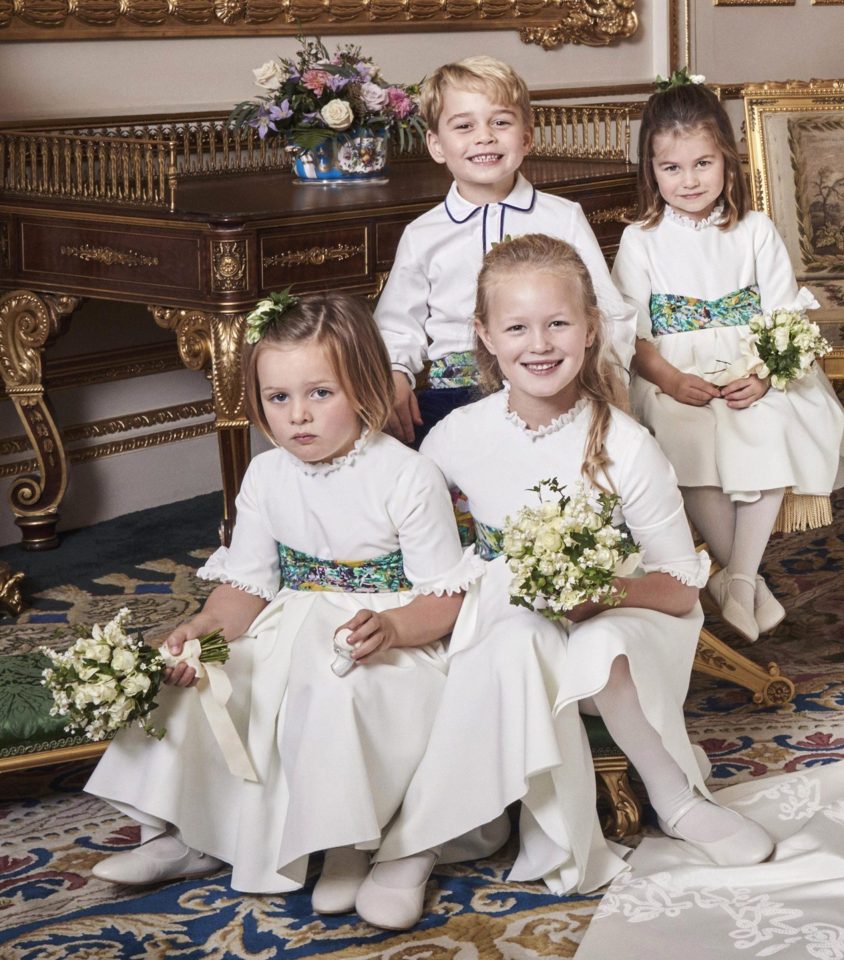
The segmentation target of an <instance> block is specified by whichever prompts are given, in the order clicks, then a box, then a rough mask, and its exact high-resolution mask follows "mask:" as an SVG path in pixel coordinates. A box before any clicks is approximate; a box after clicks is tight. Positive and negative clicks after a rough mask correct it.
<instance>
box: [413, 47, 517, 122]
mask: <svg viewBox="0 0 844 960" xmlns="http://www.w3.org/2000/svg"><path fill="white" fill-rule="evenodd" d="M449 86H450V87H457V88H458V89H462V90H471V91H473V92H478V93H485V94H487V96H488V97H489V98H490V99H491V100H493V101H494V102H495V103H497V104H501V105H502V106H507V107H513V108H515V109H516V110H518V112H519V113H520V114H521V116H522V120H523V121H524V124H525V127H527V128H528V129H530V128H531V127H532V125H533V114H532V113H531V106H530V92H529V91H528V88H527V84H526V83H525V82H524V80H522V78H521V77H520V76H519V75H518V73H516V71H515V70H514V69H513V68H512V67H511V66H510V65H509V64H507V63H504V62H503V61H502V60H496V59H495V57H487V56H484V55H481V56H477V57H466V58H465V59H464V60H458V61H456V62H455V63H446V64H443V66H441V67H438V68H437V69H436V70H435V71H434V72H433V73H432V74H431V75H430V76H428V77H426V78H425V82H424V83H423V84H422V90H421V92H420V95H419V111H420V113H421V114H422V119H423V120H424V121H425V123H426V124H427V125H428V129H429V130H432V131H433V132H434V133H436V132H437V127H438V126H439V122H440V117H441V116H442V111H443V100H444V99H445V90H446V87H449Z"/></svg>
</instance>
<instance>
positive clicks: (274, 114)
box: [249, 100, 293, 140]
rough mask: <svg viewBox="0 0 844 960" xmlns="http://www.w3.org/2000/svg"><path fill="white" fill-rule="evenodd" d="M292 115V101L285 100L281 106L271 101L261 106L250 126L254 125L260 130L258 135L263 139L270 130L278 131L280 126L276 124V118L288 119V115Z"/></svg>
mask: <svg viewBox="0 0 844 960" xmlns="http://www.w3.org/2000/svg"><path fill="white" fill-rule="evenodd" d="M292 116H293V111H292V110H291V109H290V102H289V101H288V100H283V101H282V102H281V105H280V106H276V105H275V104H274V103H271V104H270V105H269V106H267V107H261V109H260V110H259V111H258V115H257V116H256V117H255V119H254V120H251V121H250V122H249V126H250V127H254V128H255V129H256V130H257V131H258V136H259V137H260V138H261V139H262V140H263V139H264V137H265V136H266V135H267V133H268V132H269V131H270V130H272V132H273V133H278V127H277V126H276V125H275V123H276V120H287V118H288V117H292Z"/></svg>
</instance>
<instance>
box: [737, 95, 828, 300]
mask: <svg viewBox="0 0 844 960" xmlns="http://www.w3.org/2000/svg"><path fill="white" fill-rule="evenodd" d="M744 105H745V119H746V124H747V143H748V152H749V161H750V177H751V183H752V188H753V195H754V206H755V207H756V209H758V210H762V211H763V212H765V213H767V214H768V216H769V217H771V219H772V220H773V221H774V223H775V224H776V226H777V229H778V230H779V232H780V234H781V235H782V238H783V240H784V241H785V245H786V248H787V249H788V253H789V256H790V257H791V262H792V264H793V266H794V270H795V273H796V274H797V279H798V282H800V283H801V284H804V285H806V286H808V287H809V288H810V289H811V291H812V292H813V293H814V294H815V296H816V297H817V298H818V300H819V301H820V303H821V306H822V307H825V308H830V309H836V310H837V309H841V308H844V162H842V158H844V80H811V81H806V82H804V81H788V82H786V83H767V84H753V85H749V86H747V87H745V91H744Z"/></svg>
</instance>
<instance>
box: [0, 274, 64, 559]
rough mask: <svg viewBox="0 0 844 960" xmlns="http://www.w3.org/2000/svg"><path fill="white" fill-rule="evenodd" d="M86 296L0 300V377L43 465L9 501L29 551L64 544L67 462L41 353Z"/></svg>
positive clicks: (19, 483)
mask: <svg viewBox="0 0 844 960" xmlns="http://www.w3.org/2000/svg"><path fill="white" fill-rule="evenodd" d="M80 302H81V298H80V297H66V296H61V295H57V294H55V295H54V294H43V295H39V294H37V293H33V292H32V291H31V290H12V291H11V292H9V293H5V294H3V295H2V296H0V375H2V377H3V383H4V384H5V387H6V393H7V394H8V395H9V399H10V400H11V401H12V403H14V405H15V408H16V410H17V412H18V416H19V417H20V419H21V423H22V424H23V427H24V430H25V431H26V434H27V436H28V437H29V442H30V443H31V444H32V449H33V451H34V453H35V457H36V460H37V462H38V474H37V476H26V477H19V478H18V479H17V480H16V481H15V482H14V484H13V485H12V489H11V492H10V494H9V499H10V500H11V504H12V510H13V511H14V513H15V523H16V524H17V525H18V526H19V527H20V528H21V531H22V542H21V546H22V547H23V548H24V549H25V550H48V549H50V548H52V547H55V546H56V545H57V544H58V542H59V541H58V537H57V536H56V524H57V523H58V520H59V511H58V507H59V504H60V503H61V500H62V497H63V496H64V492H65V489H66V487H67V458H66V456H65V451H64V447H63V446H62V439H61V436H60V434H59V431H58V428H57V427H56V422H55V419H54V418H53V414H52V411H51V409H50V406H49V403H48V401H47V398H46V396H45V394H44V386H43V384H42V370H41V353H42V351H43V349H44V347H45V346H46V345H47V343H48V342H49V341H51V340H54V339H55V338H56V337H58V336H59V335H60V334H61V333H63V332H64V330H65V328H66V325H67V322H68V319H69V317H70V315H71V314H72V313H73V311H74V310H75V309H76V308H77V307H78V306H79V304H80Z"/></svg>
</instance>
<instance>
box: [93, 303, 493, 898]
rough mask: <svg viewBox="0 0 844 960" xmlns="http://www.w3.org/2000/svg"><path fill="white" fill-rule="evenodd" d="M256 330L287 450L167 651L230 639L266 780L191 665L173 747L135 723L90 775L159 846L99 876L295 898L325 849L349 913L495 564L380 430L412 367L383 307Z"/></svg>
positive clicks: (334, 307) (176, 696) (256, 475)
mask: <svg viewBox="0 0 844 960" xmlns="http://www.w3.org/2000/svg"><path fill="white" fill-rule="evenodd" d="M247 322H248V325H249V329H248V331H247V340H248V341H251V343H249V344H248V345H247V347H246V356H245V361H246V364H245V371H246V377H245V379H246V396H247V404H248V407H249V411H250V415H251V418H252V420H253V422H255V423H256V424H257V425H258V426H260V428H261V429H262V430H263V432H264V433H265V434H266V435H267V436H268V437H269V438H270V439H271V440H272V442H273V444H274V445H275V447H276V449H273V450H270V451H268V452H266V453H262V454H260V455H259V456H257V457H255V458H254V459H253V460H252V462H251V463H250V465H249V468H248V470H247V472H246V475H245V477H244V480H243V484H242V486H241V490H240V494H239V496H238V500H237V522H236V526H235V529H234V533H233V537H232V543H231V547H229V548H226V547H221V548H220V549H219V550H218V551H217V552H216V553H215V554H214V555H213V556H212V557H211V558H210V559H209V560H208V562H207V563H206V564H205V566H204V567H202V569H201V570H200V571H199V576H200V577H202V578H203V579H206V580H216V581H220V585H219V586H217V587H216V588H215V589H214V591H213V592H212V593H211V595H210V597H209V598H208V601H207V602H206V604H205V606H204V608H203V610H202V611H201V612H200V613H199V614H197V615H196V616H195V617H193V618H192V619H191V620H189V621H187V622H186V623H184V624H182V625H181V626H180V627H178V628H177V629H176V630H174V631H173V633H172V634H171V635H170V636H169V637H168V639H167V641H166V644H167V646H168V647H169V648H170V650H171V651H172V652H173V653H175V654H178V653H179V652H180V650H181V649H182V647H183V645H185V644H186V643H187V642H188V641H190V640H191V639H193V638H196V637H199V636H200V635H201V634H204V633H206V632H208V631H209V630H215V629H218V628H219V629H221V630H222V631H223V633H224V634H225V637H226V638H227V639H228V640H229V641H231V656H230V659H229V661H228V663H227V665H226V673H227V674H228V676H229V678H230V680H231V684H232V687H233V695H232V699H231V701H230V702H229V705H228V709H229V712H230V715H231V717H232V720H233V721H234V725H235V727H236V730H237V734H238V735H239V737H240V738H241V740H242V741H243V743H244V744H246V746H247V749H248V752H249V755H250V757H251V761H252V764H253V765H254V769H255V772H256V775H257V776H256V779H255V780H254V781H253V780H250V779H248V778H246V777H242V776H235V775H233V774H232V773H230V772H229V770H228V769H227V767H226V764H225V763H224V761H223V754H222V752H221V750H220V746H219V744H218V743H217V742H215V739H214V736H213V735H212V732H211V728H210V726H209V724H208V722H207V721H206V719H205V717H204V716H203V714H202V710H201V708H200V705H199V698H198V696H197V695H196V692H195V691H192V690H181V689H178V688H179V687H184V686H190V685H192V684H193V681H194V678H195V673H194V669H193V668H192V667H190V666H188V665H187V664H185V663H179V664H177V665H176V666H174V667H171V669H170V670H169V671H168V673H167V676H166V679H167V681H168V682H169V684H170V685H169V687H167V688H166V689H163V690H162V696H161V703H160V706H159V708H158V710H157V711H156V712H155V714H154V715H153V720H154V722H155V723H156V725H157V726H161V727H166V729H167V733H166V736H165V737H164V738H163V739H162V740H161V741H160V742H158V741H155V740H151V739H149V738H147V737H145V736H144V734H143V732H142V731H141V730H140V729H139V728H137V727H135V728H132V729H127V730H124V731H121V733H119V734H118V736H117V738H116V739H115V741H114V742H113V743H112V744H111V745H110V747H109V748H108V750H107V752H106V754H105V756H104V758H103V759H102V760H101V761H100V764H99V765H98V767H97V768H96V770H95V771H94V774H93V776H92V777H91V779H90V781H89V782H88V785H87V789H88V790H89V791H90V792H92V793H95V794H97V795H99V796H101V797H103V798H104V799H106V800H109V801H110V802H111V803H112V804H114V805H115V806H116V807H118V808H119V809H121V810H123V811H125V812H126V813H127V814H128V815H129V816H131V817H133V818H134V819H135V820H137V821H139V822H140V823H141V826H142V831H141V837H142V840H143V843H142V845H141V846H140V847H139V848H137V849H136V850H131V851H127V852H124V853H119V854H116V855H114V856H112V857H110V858H108V859H106V860H104V861H102V862H101V863H99V864H98V865H97V866H96V867H95V868H94V873H95V875H96V876H98V877H100V878H102V879H106V880H110V881H112V882H115V883H128V884H143V883H157V882H162V881H165V880H169V879H174V878H176V877H185V876H198V875H201V874H204V873H209V872H213V871H215V870H217V869H220V868H221V866H222V865H223V864H230V865H231V867H232V877H231V884H232V887H233V888H234V889H235V890H242V891H246V892H253V893H284V892H286V891H292V890H297V889H299V888H300V887H301V886H302V885H303V884H304V883H305V880H306V872H307V866H308V859H309V856H310V854H312V853H314V852H316V851H321V850H325V851H326V855H325V861H324V867H323V871H322V875H321V877H320V879H319V881H318V882H317V885H316V887H315V889H314V892H313V898H312V899H313V907H314V910H315V911H317V912H320V913H344V912H348V911H351V910H353V909H354V907H355V899H356V894H357V891H358V888H359V886H360V884H361V882H362V881H363V879H364V877H365V876H366V873H367V871H368V869H369V861H370V856H371V852H372V851H373V850H374V849H376V848H377V847H378V844H379V843H380V840H381V832H382V830H383V828H384V827H385V826H386V825H387V823H388V822H389V821H390V820H391V818H392V817H393V816H394V814H395V812H396V810H397V809H398V807H399V806H400V804H401V802H402V799H403V797H404V791H405V788H406V786H407V784H408V782H409V781H410V777H411V776H412V774H413V771H414V769H415V767H416V764H417V762H418V761H419V758H420V757H421V756H422V753H423V751H424V749H425V745H426V743H427V739H428V732H429V730H430V726H431V723H432V720H433V717H434V714H435V711H436V707H437V704H438V702H439V698H440V694H441V691H442V688H443V685H444V682H445V669H446V660H445V655H444V654H445V650H444V646H443V643H442V638H444V637H446V636H447V635H448V634H449V632H450V631H451V630H452V627H453V625H454V623H455V619H456V618H457V615H458V611H459V609H460V606H461V602H462V594H463V591H464V590H465V589H466V587H467V586H468V585H469V584H470V583H471V582H472V581H473V580H474V579H475V578H476V577H478V576H479V575H480V574H481V573H482V572H483V564H482V563H481V561H480V560H478V559H477V557H475V556H474V555H473V554H472V552H471V551H467V552H465V553H464V551H463V550H462V548H461V546H460V542H459V537H458V535H457V531H456V529H455V527H454V516H453V513H452V508H451V500H450V498H449V495H448V490H447V488H446V486H445V484H444V482H443V479H442V477H441V476H440V474H439V471H438V470H437V468H436V467H435V466H434V465H433V464H431V463H430V462H429V461H427V460H425V458H424V457H422V456H420V455H419V454H418V453H415V452H414V451H412V450H410V449H408V448H407V447H406V446H405V445H404V444H402V443H399V441H397V440H394V439H392V438H391V437H388V436H386V435H385V434H383V433H381V432H380V429H381V427H382V426H383V424H384V423H385V422H386V420H387V417H388V416H389V412H390V410H391V408H392V399H393V398H392V391H393V385H392V374H391V371H390V363H389V359H388V356H387V352H386V349H385V347H384V344H383V342H382V341H381V338H380V335H379V334H378V330H377V328H376V326H375V324H374V321H373V319H372V316H371V313H370V312H369V309H368V307H367V306H366V305H365V304H364V302H363V301H362V300H359V299H357V298H354V297H349V296H343V295H340V294H326V295H317V294H311V295H306V296H302V297H301V298H296V297H291V296H289V295H288V294H273V295H272V298H271V299H270V300H269V301H263V302H262V303H261V304H259V307H258V309H257V310H256V311H255V312H254V313H253V314H251V315H250V317H249V318H248V321H247ZM350 663H351V664H354V666H352V667H351V669H350Z"/></svg>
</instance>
